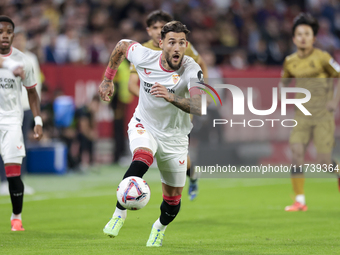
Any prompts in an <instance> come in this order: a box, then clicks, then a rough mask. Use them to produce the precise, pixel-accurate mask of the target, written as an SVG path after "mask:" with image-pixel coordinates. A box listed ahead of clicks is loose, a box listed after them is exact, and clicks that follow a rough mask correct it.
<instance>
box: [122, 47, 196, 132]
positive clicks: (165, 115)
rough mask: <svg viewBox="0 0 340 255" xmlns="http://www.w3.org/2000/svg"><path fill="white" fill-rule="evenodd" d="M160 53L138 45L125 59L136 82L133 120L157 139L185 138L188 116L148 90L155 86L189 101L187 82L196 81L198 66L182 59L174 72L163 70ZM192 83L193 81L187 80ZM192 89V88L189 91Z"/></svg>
mask: <svg viewBox="0 0 340 255" xmlns="http://www.w3.org/2000/svg"><path fill="white" fill-rule="evenodd" d="M161 56H162V51H154V50H151V49H149V48H146V47H143V46H142V45H141V44H139V43H134V44H132V45H130V47H129V49H128V51H127V54H126V58H127V59H128V60H129V61H130V62H132V63H133V64H134V66H135V67H136V70H137V73H138V76H139V79H140V93H139V101H138V106H137V108H136V110H135V113H134V118H137V120H140V121H141V122H142V123H143V125H145V126H146V128H147V129H148V130H149V131H150V132H151V133H152V134H153V135H155V136H157V137H159V138H170V137H171V138H176V137H183V136H185V135H188V134H189V133H190V131H191V128H192V124H191V121H190V116H189V114H188V113H186V112H184V111H182V110H181V109H179V108H178V107H176V106H174V105H173V104H171V103H169V102H167V101H165V100H164V99H163V98H157V97H155V96H153V95H151V94H150V90H151V87H152V86H153V85H154V84H155V82H158V83H159V84H161V85H163V86H165V87H166V88H167V89H168V91H169V92H170V93H174V94H175V95H178V96H181V97H184V98H189V97H190V94H189V89H190V79H196V80H197V81H198V77H200V75H201V73H202V71H201V68H200V66H199V65H198V64H197V63H196V62H195V61H194V60H193V59H192V58H191V57H188V56H184V57H183V60H182V65H181V67H180V69H178V70H177V71H169V70H166V69H164V67H163V66H162V64H161ZM191 81H193V80H191ZM194 86H196V85H195V84H193V85H192V87H194Z"/></svg>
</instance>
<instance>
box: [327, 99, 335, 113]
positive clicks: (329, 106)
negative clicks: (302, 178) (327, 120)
mask: <svg viewBox="0 0 340 255" xmlns="http://www.w3.org/2000/svg"><path fill="white" fill-rule="evenodd" d="M336 106H337V103H336V101H335V100H331V101H329V102H327V105H326V107H327V110H328V111H330V112H334V111H335V109H336Z"/></svg>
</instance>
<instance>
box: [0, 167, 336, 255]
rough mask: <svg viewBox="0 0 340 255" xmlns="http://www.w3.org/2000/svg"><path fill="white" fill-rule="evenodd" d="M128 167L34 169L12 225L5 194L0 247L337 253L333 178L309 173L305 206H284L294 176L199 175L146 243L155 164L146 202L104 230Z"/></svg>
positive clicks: (8, 250) (155, 193)
mask: <svg viewBox="0 0 340 255" xmlns="http://www.w3.org/2000/svg"><path fill="white" fill-rule="evenodd" d="M124 171H125V169H124V168H121V167H109V166H106V167H101V168H100V169H99V170H97V171H94V172H91V173H88V174H84V175H76V174H68V175H66V176H35V175H29V176H26V178H25V183H27V184H29V185H30V186H32V187H34V188H35V189H36V191H37V192H36V194H34V195H30V196H29V195H27V196H25V200H24V211H23V225H24V228H25V229H26V231H24V232H11V231H10V220H9V218H10V214H11V205H10V200H9V197H6V196H2V197H0V215H1V217H0V218H1V220H0V254H1V255H8V254H9V255H11V254H13V255H18V254H72V255H73V254H100V255H101V254H115V255H116V254H340V239H339V234H340V231H339V229H340V205H339V200H340V194H339V192H338V190H337V184H336V179H335V178H329V179H328V178H323V179H306V187H305V191H306V199H307V205H308V206H309V210H308V211H307V212H285V211H284V210H283V209H284V206H286V205H288V204H291V203H292V199H291V197H290V195H291V194H292V188H291V185H290V179H288V178H286V179H255V178H254V179H201V180H200V181H199V188H200V190H199V192H200V193H199V196H198V197H197V200H196V201H193V202H191V201H189V199H188V196H187V195H186V193H187V186H186V187H185V190H184V194H183V199H182V208H181V211H180V213H179V215H178V216H177V218H176V219H175V220H174V221H173V222H172V223H171V224H170V225H169V227H168V228H167V230H166V233H165V238H164V241H163V247H161V248H147V247H145V245H146V241H147V239H148V236H149V234H150V230H151V226H152V224H153V222H154V221H155V220H156V219H157V218H158V217H159V212H160V211H159V206H160V202H161V200H162V196H161V194H162V193H161V184H160V181H159V173H158V170H157V169H150V170H149V172H148V173H147V174H146V175H145V179H146V180H147V182H148V183H149V185H150V188H151V199H150V202H149V204H148V205H147V206H146V207H145V208H143V209H142V210H140V211H129V212H128V217H127V220H126V222H125V224H124V226H123V228H122V229H121V232H120V234H119V236H118V237H116V238H113V239H111V238H108V237H107V236H105V235H104V234H103V233H102V229H103V227H104V225H105V224H106V223H107V221H108V220H109V218H110V217H111V215H112V213H113V211H114V208H115V202H116V199H115V192H116V187H117V185H118V183H119V181H120V179H121V177H122V176H123V173H124Z"/></svg>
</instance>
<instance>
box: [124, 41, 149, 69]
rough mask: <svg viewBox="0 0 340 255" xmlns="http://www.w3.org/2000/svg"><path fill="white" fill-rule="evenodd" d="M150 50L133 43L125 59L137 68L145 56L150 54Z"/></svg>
mask: <svg viewBox="0 0 340 255" xmlns="http://www.w3.org/2000/svg"><path fill="white" fill-rule="evenodd" d="M150 51H151V50H150V49H148V48H146V47H144V46H142V45H141V44H140V43H137V42H135V43H133V44H131V45H130V46H129V48H128V50H127V52H126V58H127V59H128V60H129V61H130V62H131V63H132V64H133V65H134V66H135V67H137V66H138V65H140V64H141V63H143V62H144V61H145V60H146V58H147V56H148V55H149V53H150Z"/></svg>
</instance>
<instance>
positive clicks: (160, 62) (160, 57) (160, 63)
mask: <svg viewBox="0 0 340 255" xmlns="http://www.w3.org/2000/svg"><path fill="white" fill-rule="evenodd" d="M162 55H163V54H161V55H160V56H159V66H160V68H161V69H162V70H163V71H164V72H168V73H172V72H174V71H170V70H166V69H165V68H164V67H163V66H162V61H161V59H162Z"/></svg>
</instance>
